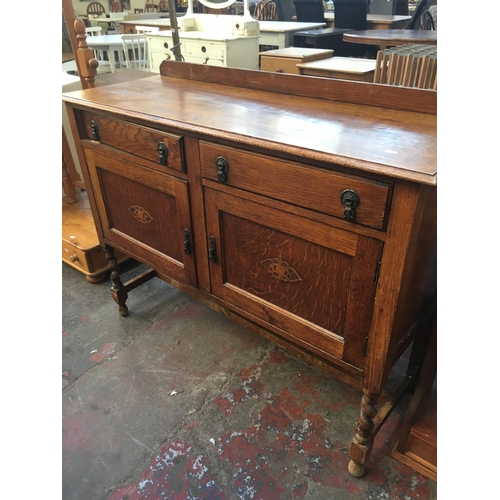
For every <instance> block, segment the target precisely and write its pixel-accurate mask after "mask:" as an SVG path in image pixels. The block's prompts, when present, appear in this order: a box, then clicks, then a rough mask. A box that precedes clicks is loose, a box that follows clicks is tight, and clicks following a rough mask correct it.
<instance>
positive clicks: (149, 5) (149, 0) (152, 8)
mask: <svg viewBox="0 0 500 500" xmlns="http://www.w3.org/2000/svg"><path fill="white" fill-rule="evenodd" d="M144 12H158V4H155V3H154V2H153V0H146V4H145V5H144Z"/></svg>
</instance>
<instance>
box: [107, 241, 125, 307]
mask: <svg viewBox="0 0 500 500" xmlns="http://www.w3.org/2000/svg"><path fill="white" fill-rule="evenodd" d="M104 251H105V253H106V258H107V259H108V262H109V263H108V268H109V270H110V271H111V276H110V278H111V281H112V282H113V285H112V286H111V296H112V297H113V300H114V301H115V302H116V303H117V304H118V312H119V313H120V315H121V316H127V315H128V307H127V306H126V305H125V302H126V300H127V298H128V295H127V290H126V289H125V287H124V286H123V283H122V280H121V279H120V271H119V269H118V262H117V260H116V257H115V252H114V250H113V248H112V247H110V246H109V245H104Z"/></svg>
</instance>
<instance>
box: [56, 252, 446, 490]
mask: <svg viewBox="0 0 500 500" xmlns="http://www.w3.org/2000/svg"><path fill="white" fill-rule="evenodd" d="M62 266H63V267H62V284H63V291H62V310H63V317H62V347H63V352H62V466H63V470H62V499H63V500H105V499H106V500H142V499H148V500H159V499H172V500H174V499H175V500H184V499H186V500H187V499H189V500H195V499H203V500H205V499H206V500H209V499H210V500H226V499H227V500H280V499H283V500H288V499H290V500H293V499H301V498H305V499H311V500H344V499H349V500H361V499H363V500H368V499H370V500H372V499H373V500H375V499H391V500H392V499H394V500H410V499H411V500H413V499H420V500H434V499H436V498H437V494H436V490H437V488H436V483H434V482H433V481H430V480H428V479H426V478H425V477H424V476H422V475H421V474H419V473H417V472H415V471H413V470H412V469H410V468H409V467H407V466H405V465H403V464H401V463H400V462H398V461H397V460H395V459H393V458H392V457H391V456H390V452H391V450H392V449H393V447H394V445H395V443H396V441H397V430H398V424H399V422H400V419H401V416H402V412H403V410H404V406H405V404H407V399H406V398H404V399H403V400H401V402H400V404H399V405H398V407H397V408H396V409H395V411H394V412H393V413H392V415H391V417H390V418H389V419H388V420H387V422H386V423H385V425H384V426H383V428H382V430H381V431H380V432H379V434H378V435H377V437H376V439H375V444H374V448H373V452H372V454H371V457H370V459H369V462H368V464H367V474H366V475H365V476H364V477H363V478H361V479H356V478H353V477H352V476H350V475H349V473H348V471H347V464H348V461H349V459H348V456H347V449H348V446H349V442H350V440H351V438H352V435H353V432H354V427H355V423H356V420H357V416H358V412H359V401H360V398H361V394H360V391H358V390H355V389H353V388H351V387H349V386H348V385H346V384H344V383H342V382H339V381H337V380H336V379H335V378H334V377H333V376H331V375H329V374H326V373H324V372H322V371H320V370H319V369H318V368H315V367H312V366H310V365H308V364H307V363H305V362H304V361H303V360H301V359H300V358H298V357H295V356H293V355H290V354H288V353H286V352H285V351H283V350H282V349H280V348H277V347H276V346H274V345H273V344H271V343H269V342H267V341H266V340H264V339H262V338H261V337H260V336H258V335H257V334H255V333H254V332H251V331H248V330H246V329H245V328H243V327H241V326H239V325H238V324H236V323H235V322H233V321H231V320H230V319H228V318H226V317H225V316H223V315H221V314H220V313H217V312H214V311H212V310H211V309H209V308H208V307H207V306H205V305H203V304H201V303H199V302H197V301H195V300H193V299H191V298H190V297H189V296H187V295H185V294H184V293H182V292H180V291H178V290H176V289H174V288H172V287H171V286H169V285H167V284H166V283H164V282H162V281H161V280H159V279H157V278H155V279H153V280H151V281H149V282H148V283H146V284H144V285H143V286H142V287H139V288H137V289H135V290H133V291H132V292H131V293H130V295H129V299H128V301H127V304H128V306H129V310H130V315H129V316H127V317H121V316H119V314H118V310H117V305H116V304H115V303H114V302H113V300H112V299H111V295H110V291H109V289H110V281H109V279H107V280H105V281H103V282H101V283H98V284H90V283H87V282H86V280H85V277H84V276H83V275H82V274H81V273H79V272H78V271H76V270H74V269H72V268H71V267H70V266H68V265H66V264H64V263H63V264H62ZM122 267H123V269H122V271H123V272H122V278H124V281H126V280H127V279H129V278H130V277H131V276H133V275H134V274H137V273H138V272H140V271H142V270H144V268H143V267H142V266H139V265H138V264H137V263H135V262H134V261H129V263H127V264H125V265H123V266H122Z"/></svg>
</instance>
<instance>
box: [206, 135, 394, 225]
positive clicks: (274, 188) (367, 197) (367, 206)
mask: <svg viewBox="0 0 500 500" xmlns="http://www.w3.org/2000/svg"><path fill="white" fill-rule="evenodd" d="M200 157H201V168H202V176H203V177H204V178H206V179H210V180H213V181H217V182H223V183H224V184H226V185H229V186H233V187H237V188H240V189H244V190H247V191H252V192H254V193H257V194H260V195H263V196H268V197H271V198H274V199H277V200H280V201H285V202H288V203H291V204H293V205H298V206H301V207H304V208H309V209H312V210H315V211H318V212H322V213H325V214H328V215H332V216H334V217H339V218H344V212H345V207H344V206H343V204H342V202H341V195H342V193H343V192H344V191H345V190H353V191H355V193H356V194H357V195H358V196H359V205H358V207H357V208H356V209H355V222H356V223H358V224H362V225H364V226H369V227H373V228H375V229H383V228H384V225H385V219H386V216H387V212H388V201H389V193H390V191H391V185H389V184H384V183H380V182H375V181H372V180H367V179H363V178H361V177H355V176H349V175H345V174H339V173H337V172H332V171H328V170H322V169H319V168H315V167H311V166H308V165H305V164H301V163H296V162H291V161H286V160H280V159H277V158H273V157H269V156H265V155H259V154H254V153H247V152H242V151H240V150H237V149H233V148H230V147H224V146H220V145H215V144H210V143H206V142H200ZM219 157H223V158H225V160H226V161H227V164H228V169H227V172H226V174H225V179H224V180H222V181H221V180H220V179H219V177H218V173H219V168H218V166H217V159H218V158H219Z"/></svg>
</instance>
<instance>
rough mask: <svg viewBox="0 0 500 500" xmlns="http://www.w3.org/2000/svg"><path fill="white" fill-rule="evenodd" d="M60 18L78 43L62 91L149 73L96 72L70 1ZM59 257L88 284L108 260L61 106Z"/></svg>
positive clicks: (99, 277)
mask: <svg viewBox="0 0 500 500" xmlns="http://www.w3.org/2000/svg"><path fill="white" fill-rule="evenodd" d="M63 17H64V19H65V21H67V20H68V19H69V24H68V26H70V29H69V30H68V36H70V37H71V38H73V40H75V41H78V42H79V43H76V42H75V43H74V45H73V47H74V52H73V54H74V58H75V61H76V62H77V68H78V73H79V76H78V77H75V76H70V75H66V74H63V87H62V90H63V92H69V91H73V90H81V89H82V88H92V87H94V86H104V85H109V84H112V83H119V82H124V81H132V80H136V79H139V78H145V77H147V76H149V75H151V73H147V72H145V71H137V70H134V69H129V70H127V71H122V72H118V73H107V74H101V73H98V70H99V68H98V67H97V68H96V65H97V64H98V62H97V61H96V60H95V58H94V57H93V56H94V54H93V52H92V50H90V49H89V48H88V46H87V44H86V40H87V35H86V34H85V25H84V23H83V21H82V20H81V19H77V20H75V15H74V10H73V6H72V4H71V0H63ZM62 108H63V109H62V124H63V127H62V184H63V195H65V196H63V199H62V260H63V262H65V263H66V264H68V265H69V266H71V267H73V268H75V269H77V270H79V271H80V272H81V273H83V274H84V275H85V277H86V280H87V281H88V282H90V283H97V282H100V281H102V280H103V279H104V278H105V277H106V274H107V272H108V260H107V258H106V257H105V254H104V249H103V248H102V246H101V245H100V242H99V238H98V235H97V231H96V227H95V223H94V218H93V216H92V213H91V210H90V205H89V200H88V196H87V191H86V185H85V182H84V180H83V179H84V176H83V173H82V170H81V166H80V161H79V159H78V154H77V152H76V147H75V144H74V140H73V134H72V132H71V127H70V125H69V119H68V115H67V112H66V107H65V106H64V105H63V107H62ZM116 258H117V261H118V262H124V261H125V260H127V259H129V256H128V255H126V254H124V253H122V252H118V253H117V254H116Z"/></svg>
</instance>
